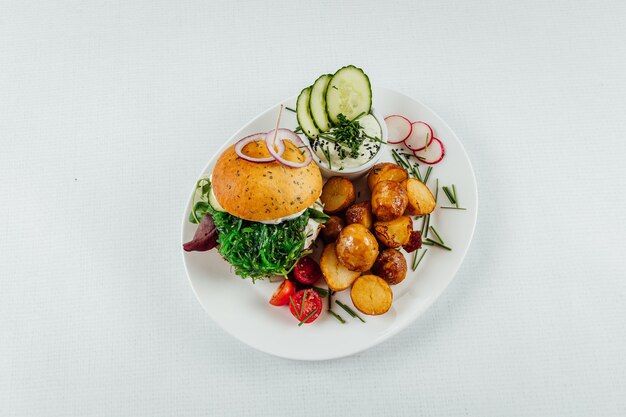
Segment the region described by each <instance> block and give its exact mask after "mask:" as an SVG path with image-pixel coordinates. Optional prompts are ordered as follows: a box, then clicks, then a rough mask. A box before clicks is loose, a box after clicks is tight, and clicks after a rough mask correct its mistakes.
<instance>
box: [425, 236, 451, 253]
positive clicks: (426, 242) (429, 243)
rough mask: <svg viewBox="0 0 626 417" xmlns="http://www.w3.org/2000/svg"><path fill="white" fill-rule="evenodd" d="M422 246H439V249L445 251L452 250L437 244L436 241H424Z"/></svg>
mask: <svg viewBox="0 0 626 417" xmlns="http://www.w3.org/2000/svg"><path fill="white" fill-rule="evenodd" d="M423 244H424V245H428V246H439V247H440V248H443V249H445V250H450V251H451V250H452V248H451V247H449V246H446V245H444V244H443V243H439V242H437V241H436V240H433V239H430V238H428V239H426V241H424V242H423Z"/></svg>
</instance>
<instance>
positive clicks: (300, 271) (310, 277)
mask: <svg viewBox="0 0 626 417" xmlns="http://www.w3.org/2000/svg"><path fill="white" fill-rule="evenodd" d="M293 276H294V278H295V279H296V280H298V282H301V283H302V284H306V285H312V284H315V283H316V282H317V281H319V280H320V279H321V278H322V277H323V275H322V270H321V269H320V266H319V265H318V263H317V262H315V260H314V259H313V258H311V257H310V256H305V257H303V258H300V260H299V261H298V262H297V263H296V266H295V267H294V268H293Z"/></svg>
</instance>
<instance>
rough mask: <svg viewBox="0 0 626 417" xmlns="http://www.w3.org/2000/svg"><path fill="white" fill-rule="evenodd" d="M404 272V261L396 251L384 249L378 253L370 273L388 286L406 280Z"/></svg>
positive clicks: (405, 267) (405, 268) (402, 256)
mask: <svg viewBox="0 0 626 417" xmlns="http://www.w3.org/2000/svg"><path fill="white" fill-rule="evenodd" d="M406 270H407V266H406V259H405V258H404V255H402V254H401V253H400V251H398V250H396V249H385V250H384V251H382V252H380V254H379V255H378V258H376V262H374V266H373V267H372V272H373V273H374V274H376V275H378V276H379V277H381V278H382V279H384V280H385V281H387V284H389V285H395V284H399V283H400V282H402V281H403V280H404V278H406Z"/></svg>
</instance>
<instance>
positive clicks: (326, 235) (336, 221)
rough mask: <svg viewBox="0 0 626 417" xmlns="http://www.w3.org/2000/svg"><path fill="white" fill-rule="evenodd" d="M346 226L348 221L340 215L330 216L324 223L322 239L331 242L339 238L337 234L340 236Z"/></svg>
mask: <svg viewBox="0 0 626 417" xmlns="http://www.w3.org/2000/svg"><path fill="white" fill-rule="evenodd" d="M345 226H346V222H344V221H343V219H342V218H341V217H339V216H330V219H328V220H327V221H326V223H324V228H323V229H322V239H324V242H326V243H331V242H334V241H335V240H337V236H339V232H341V229H343V228H344V227H345Z"/></svg>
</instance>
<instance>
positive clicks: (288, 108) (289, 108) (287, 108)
mask: <svg viewBox="0 0 626 417" xmlns="http://www.w3.org/2000/svg"><path fill="white" fill-rule="evenodd" d="M285 109H286V110H289V111H290V112H293V113H295V112H296V111H295V110H294V109H292V108H291V107H287V106H285Z"/></svg>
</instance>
